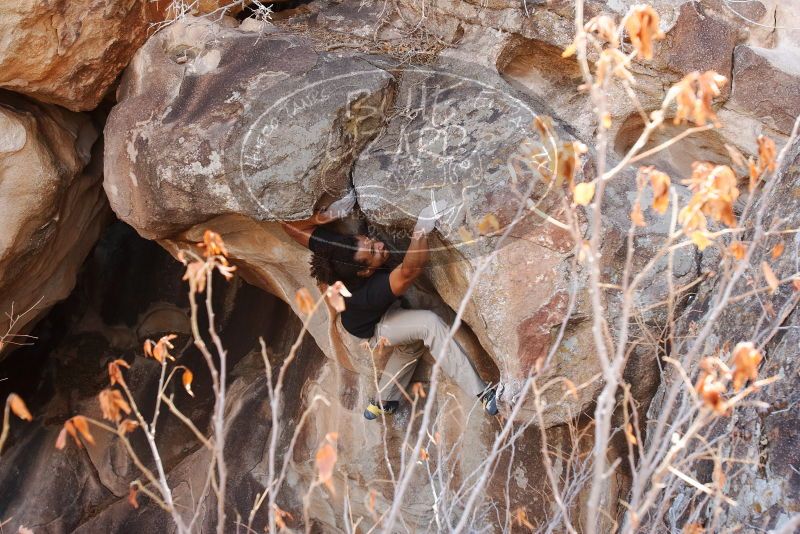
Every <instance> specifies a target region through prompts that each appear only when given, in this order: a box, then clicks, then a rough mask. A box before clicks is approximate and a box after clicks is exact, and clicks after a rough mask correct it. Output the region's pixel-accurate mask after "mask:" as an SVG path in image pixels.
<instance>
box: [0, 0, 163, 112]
mask: <svg viewBox="0 0 800 534" xmlns="http://www.w3.org/2000/svg"><path fill="white" fill-rule="evenodd" d="M163 4H164V3H162V4H158V3H155V2H150V1H148V0H133V1H125V0H112V1H108V2H92V1H89V0H77V1H69V2H46V1H42V0H24V1H16V0H6V1H3V2H0V87H4V88H6V89H10V90H12V91H15V92H18V93H23V94H26V95H28V96H32V97H34V98H36V99H37V100H40V101H43V102H50V103H53V104H59V105H61V106H64V107H66V108H68V109H71V110H74V111H82V110H90V109H94V108H95V107H97V104H98V103H99V102H100V100H101V99H102V98H103V96H104V95H105V93H106V92H107V91H108V88H109V87H110V86H111V84H112V83H114V80H116V78H117V76H118V75H119V73H120V72H121V71H122V69H124V68H125V66H126V65H127V64H128V61H130V58H131V57H132V56H133V54H134V52H136V49H137V48H138V47H139V46H140V45H141V44H142V43H143V42H144V40H145V39H146V38H147V34H148V28H149V25H150V23H151V22H155V21H157V20H160V18H161V16H162V15H161V14H160V13H159V11H160V9H163ZM159 5H161V8H160V9H159V7H158V6H159Z"/></svg>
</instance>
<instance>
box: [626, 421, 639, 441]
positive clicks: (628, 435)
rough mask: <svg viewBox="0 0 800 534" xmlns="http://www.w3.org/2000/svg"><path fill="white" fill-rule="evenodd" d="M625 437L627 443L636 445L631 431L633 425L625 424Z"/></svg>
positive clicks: (634, 435)
mask: <svg viewBox="0 0 800 534" xmlns="http://www.w3.org/2000/svg"><path fill="white" fill-rule="evenodd" d="M625 438H626V439H627V440H628V443H630V444H631V445H636V443H637V441H636V434H634V432H633V425H631V424H630V423H628V424H627V425H625Z"/></svg>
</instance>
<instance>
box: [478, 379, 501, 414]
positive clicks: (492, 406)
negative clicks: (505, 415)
mask: <svg viewBox="0 0 800 534" xmlns="http://www.w3.org/2000/svg"><path fill="white" fill-rule="evenodd" d="M478 398H479V399H480V401H481V404H483V409H484V411H485V412H486V413H487V414H489V415H497V411H498V410H497V386H488V387H487V388H486V389H484V390H483V392H482V393H481V394H480V395H478Z"/></svg>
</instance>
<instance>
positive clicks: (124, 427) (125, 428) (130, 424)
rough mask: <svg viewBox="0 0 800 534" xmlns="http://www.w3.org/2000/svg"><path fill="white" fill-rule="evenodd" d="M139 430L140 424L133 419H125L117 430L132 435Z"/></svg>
mask: <svg viewBox="0 0 800 534" xmlns="http://www.w3.org/2000/svg"><path fill="white" fill-rule="evenodd" d="M137 428H139V423H138V422H137V421H134V420H133V419H123V420H122V422H120V424H119V425H118V426H117V430H119V431H120V432H122V433H123V434H130V433H131V432H133V431H134V430H136V429H137Z"/></svg>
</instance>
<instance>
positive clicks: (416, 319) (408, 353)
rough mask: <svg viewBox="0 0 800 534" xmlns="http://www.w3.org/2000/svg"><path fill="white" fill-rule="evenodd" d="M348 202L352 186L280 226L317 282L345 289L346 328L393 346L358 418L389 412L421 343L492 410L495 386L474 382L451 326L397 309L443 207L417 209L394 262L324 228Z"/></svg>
mask: <svg viewBox="0 0 800 534" xmlns="http://www.w3.org/2000/svg"><path fill="white" fill-rule="evenodd" d="M354 206H355V194H354V192H353V191H351V192H350V193H349V194H348V195H347V196H345V197H344V198H342V199H340V200H337V201H336V202H334V203H332V204H331V205H330V206H329V207H328V208H327V209H325V210H322V211H320V212H317V213H316V214H315V215H314V216H312V217H311V218H309V219H306V220H302V221H292V222H282V223H281V224H282V225H283V228H284V230H285V231H286V233H287V234H288V235H289V236H291V237H292V238H293V239H294V240H295V241H297V242H298V243H300V244H301V245H303V246H305V247H307V248H309V249H310V250H311V252H312V253H313V254H312V257H311V275H312V276H313V277H314V278H315V279H316V280H317V281H319V282H321V283H324V284H328V285H331V284H333V283H334V282H336V281H339V280H340V281H342V282H343V283H344V284H345V286H346V287H347V288H348V289H349V290H350V292H351V293H352V296H351V297H346V298H345V310H344V311H343V312H342V313H341V320H342V326H343V327H344V328H345V330H347V332H348V333H349V334H350V335H352V336H354V337H356V338H359V339H362V340H368V342H369V343H370V346H375V345H376V344H378V343H379V342H383V343H385V344H388V346H391V347H392V348H393V350H392V354H391V355H390V356H389V359H388V361H387V362H386V367H385V368H384V369H383V372H382V374H381V378H380V381H379V383H378V394H377V395H376V396H375V398H374V399H373V400H371V401H370V403H369V405H368V406H367V409H366V410H365V411H364V417H365V418H367V419H369V420H373V419H376V418H377V417H378V416H380V415H381V414H391V413H394V411H395V410H396V409H397V407H398V406H399V401H400V399H401V397H402V395H403V394H402V390H401V388H403V389H405V388H407V387H408V385H409V383H410V381H411V377H412V375H413V373H414V369H415V367H416V365H417V362H418V361H419V359H420V358H421V357H422V356H423V354H424V352H425V349H426V348H427V349H428V350H429V351H430V353H431V355H432V356H433V357H434V358H436V359H438V361H439V365H440V366H441V368H442V370H443V371H444V373H445V374H446V375H447V376H448V377H450V378H451V379H452V380H453V381H454V382H455V383H456V384H458V386H459V387H461V389H463V390H464V391H465V392H466V393H469V394H470V395H475V396H476V397H477V398H478V399H479V400H480V401H481V403H482V404H483V407H484V410H485V411H486V413H487V414H489V415H496V414H497V402H496V397H495V394H496V390H497V387H496V386H491V385H489V384H487V383H486V382H484V381H483V380H482V379H481V377H480V375H479V374H478V372H477V371H476V370H475V366H474V365H473V364H472V361H471V360H470V358H469V357H468V356H467V354H466V352H465V351H464V350H463V348H462V347H461V346H460V345H459V344H458V342H456V341H455V340H454V339H452V338H451V339H449V340H448V337H449V336H448V334H449V331H450V328H449V327H448V326H447V325H446V324H445V323H444V321H442V319H440V318H439V316H438V315H436V314H435V313H433V312H432V311H429V310H409V309H404V308H402V307H400V303H399V299H400V297H401V296H402V295H403V294H404V293H405V292H406V291H407V290H408V289H409V288H410V287H411V285H412V284H413V283H414V281H415V280H416V279H417V278H418V277H419V276H420V275H421V274H422V272H423V270H424V267H425V265H426V264H427V263H428V259H429V256H430V251H429V249H428V234H430V233H431V232H432V231H433V230H434V227H435V225H436V221H438V220H439V219H440V218H441V217H442V215H443V214H444V213H446V212H447V211H448V210H447V206H446V205H445V204H444V203H442V202H432V203H431V205H430V206H428V207H426V208H425V209H423V210H422V211H421V212H420V213H419V216H418V217H417V223H416V225H415V227H414V231H413V234H412V236H411V242H410V244H409V246H408V249H407V250H406V252H405V254H403V256H402V261H399V262H397V261H391V260H390V251H389V249H388V248H387V247H386V245H385V244H384V243H383V242H382V241H378V240H376V239H373V238H371V237H368V236H366V235H363V234H357V235H344V234H340V233H337V232H333V231H331V230H329V229H327V228H323V225H325V224H327V223H330V222H332V221H335V220H337V219H340V218H343V217H345V216H346V215H348V214H349V213H350V212H351V211H352V209H353V207H354Z"/></svg>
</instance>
